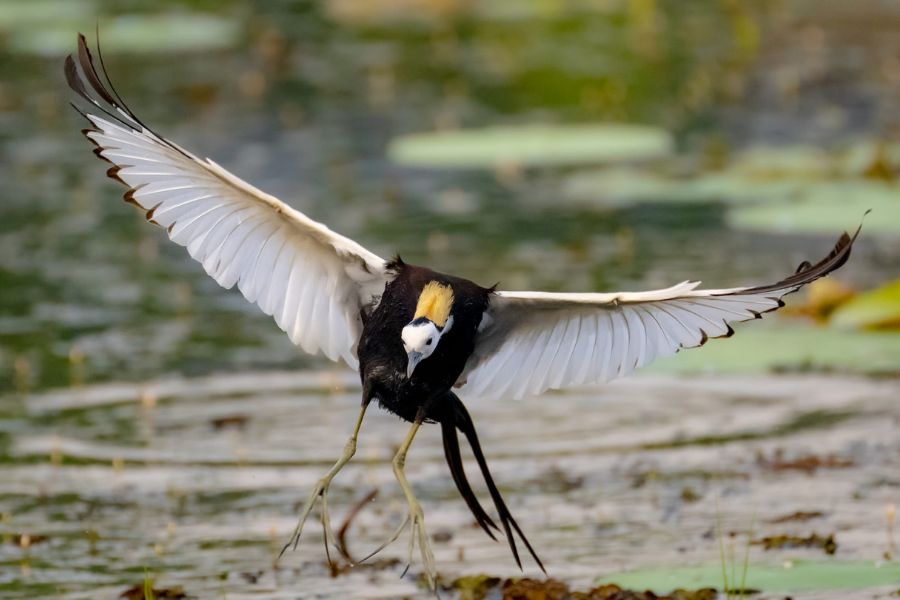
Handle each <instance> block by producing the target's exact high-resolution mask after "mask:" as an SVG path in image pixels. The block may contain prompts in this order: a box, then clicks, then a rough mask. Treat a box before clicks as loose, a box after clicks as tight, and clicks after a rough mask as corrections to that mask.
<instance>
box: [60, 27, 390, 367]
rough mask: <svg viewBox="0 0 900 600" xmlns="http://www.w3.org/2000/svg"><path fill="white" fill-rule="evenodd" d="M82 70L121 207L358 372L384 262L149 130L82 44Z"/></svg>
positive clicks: (313, 348)
mask: <svg viewBox="0 0 900 600" xmlns="http://www.w3.org/2000/svg"><path fill="white" fill-rule="evenodd" d="M79 62H80V65H81V69H82V73H83V74H84V77H85V79H81V78H80V77H79V75H78V73H77V71H76V69H75V64H74V61H72V59H71V57H70V58H69V59H68V60H67V64H66V72H67V75H68V76H69V83H70V85H71V86H72V87H73V89H75V91H77V92H78V93H79V94H81V95H82V96H83V97H85V98H86V99H87V100H88V101H90V102H91V103H92V104H94V105H95V106H96V107H97V108H99V109H100V110H101V111H103V112H104V113H105V114H106V115H108V117H107V116H98V115H95V114H85V117H86V118H87V119H88V120H89V121H90V122H91V125H93V128H92V129H87V130H85V131H84V133H85V135H86V136H87V137H88V138H89V139H90V140H91V141H92V142H93V143H94V144H95V145H96V146H97V149H96V151H95V152H96V154H97V155H98V156H100V157H102V158H104V159H106V160H107V161H109V162H111V163H113V165H115V166H114V167H112V168H111V169H110V170H109V171H108V174H109V175H110V176H111V177H113V178H115V179H118V180H120V181H122V182H123V183H124V184H125V185H126V186H128V188H129V190H128V192H126V194H125V199H126V200H128V201H129V202H131V203H133V204H135V205H137V206H138V207H140V208H141V209H143V210H144V211H146V215H147V219H148V220H149V221H150V222H152V223H155V224H157V225H159V226H160V227H163V228H165V229H166V231H167V232H168V234H169V238H170V239H171V240H172V241H174V242H175V243H177V244H180V245H182V246H185V247H186V248H187V251H188V253H189V254H190V255H191V257H193V258H194V259H195V260H196V261H198V262H200V263H201V264H202V265H203V268H204V269H205V270H206V272H207V273H209V275H210V276H212V277H213V278H214V279H215V280H216V281H217V282H218V283H219V284H220V285H222V286H223V287H225V288H231V287H233V286H235V285H237V286H238V289H239V290H240V292H241V293H242V294H243V295H244V297H246V298H247V300H249V301H251V302H255V303H256V304H257V305H259V307H260V308H261V309H262V310H263V311H264V312H265V313H266V314H269V315H272V316H273V317H274V318H275V322H276V323H277V324H278V326H279V327H281V329H283V330H284V331H285V332H287V334H288V335H289V336H290V338H291V341H293V342H294V343H295V344H297V345H299V346H301V347H302V348H303V349H304V350H306V351H307V352H309V353H317V352H321V353H322V354H324V355H325V356H327V357H328V358H330V359H332V360H338V359H343V360H344V361H346V362H347V364H349V365H350V366H352V367H355V366H356V364H357V359H356V343H357V340H358V339H359V335H360V333H361V331H362V322H361V316H360V313H361V311H363V310H368V308H369V307H370V305H371V304H372V303H373V302H374V300H375V299H377V297H378V296H380V294H381V292H382V290H383V288H384V285H385V283H386V282H387V281H388V279H389V278H390V277H391V275H390V274H389V273H387V272H386V271H385V261H384V260H383V259H381V258H379V257H378V256H376V255H375V254H373V253H372V252H369V251H368V250H366V249H365V248H363V247H362V246H360V245H359V244H357V243H356V242H354V241H353V240H350V239H348V238H346V237H344V236H341V235H339V234H337V233H335V232H333V231H331V230H330V229H328V228H327V227H326V226H325V225H323V224H321V223H318V222H316V221H313V220H312V219H310V218H308V217H307V216H306V215H304V214H302V213H300V212H298V211H296V210H294V209H293V208H291V207H290V206H288V205H287V204H285V203H284V202H281V201H280V200H278V199H277V198H275V197H273V196H270V195H268V194H266V193H264V192H262V191H260V190H258V189H257V188H255V187H253V186H252V185H250V184H249V183H247V182H245V181H242V180H241V179H239V178H237V177H235V176H234V175H232V174H231V173H229V172H228V171H226V170H225V169H223V168H222V167H220V166H219V165H217V164H216V163H214V162H213V161H211V160H209V159H205V160H204V159H200V158H198V157H196V156H194V155H193V154H191V153H190V152H188V151H186V150H184V149H183V148H181V147H180V146H177V145H176V144H174V143H172V142H170V141H168V140H166V139H164V138H162V137H161V136H159V135H157V134H156V133H154V132H153V131H152V130H150V129H149V128H147V127H146V126H145V125H144V124H143V123H142V122H141V121H140V120H139V119H138V118H137V117H135V116H134V114H133V113H131V112H130V111H129V110H128V109H127V107H124V105H123V104H121V103H120V101H119V102H117V101H116V100H115V99H113V97H112V95H111V94H110V93H109V91H108V90H106V88H104V87H102V84H99V78H98V77H97V73H96V70H95V69H94V65H93V62H92V60H91V58H90V54H89V52H88V51H87V47H86V45H84V40H83V38H82V39H80V40H79ZM85 80H86V81H87V83H88V84H89V85H90V86H91V87H92V88H93V90H94V92H96V94H97V96H99V97H100V98H101V99H103V100H105V101H106V102H107V104H109V105H110V106H111V107H112V109H113V110H114V111H115V112H112V111H111V110H109V109H107V108H106V107H104V105H103V104H101V103H100V101H99V100H97V99H96V98H95V97H94V96H93V95H91V94H90V93H89V92H88V91H87V88H86V86H85V85H84V81H85ZM98 85H100V86H101V87H100V88H99V89H98V87H97V86H98Z"/></svg>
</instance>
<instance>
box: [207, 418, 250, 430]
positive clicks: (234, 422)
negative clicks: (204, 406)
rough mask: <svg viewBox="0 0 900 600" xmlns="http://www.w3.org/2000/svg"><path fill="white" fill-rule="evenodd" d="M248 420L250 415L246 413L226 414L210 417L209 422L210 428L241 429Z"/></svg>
mask: <svg viewBox="0 0 900 600" xmlns="http://www.w3.org/2000/svg"><path fill="white" fill-rule="evenodd" d="M249 420H250V417H248V416H247V415H227V416H224V417H216V418H215V419H210V420H209V424H210V425H212V428H213V429H215V430H216V431H221V430H223V429H243V428H244V427H246V426H247V422H248V421H249Z"/></svg>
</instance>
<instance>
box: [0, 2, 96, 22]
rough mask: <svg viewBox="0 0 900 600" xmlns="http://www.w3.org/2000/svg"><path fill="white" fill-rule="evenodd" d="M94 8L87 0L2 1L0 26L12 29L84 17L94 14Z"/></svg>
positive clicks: (92, 3)
mask: <svg viewBox="0 0 900 600" xmlns="http://www.w3.org/2000/svg"><path fill="white" fill-rule="evenodd" d="M95 10H96V9H95V5H94V2H91V1H89V0H29V1H28V2H4V3H3V4H2V5H0V27H2V28H3V29H13V28H16V27H23V26H34V25H35V24H39V23H47V22H48V21H55V22H60V21H64V20H67V19H78V18H85V17H89V16H90V15H94V14H96V12H95Z"/></svg>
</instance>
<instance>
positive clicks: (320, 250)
mask: <svg viewBox="0 0 900 600" xmlns="http://www.w3.org/2000/svg"><path fill="white" fill-rule="evenodd" d="M96 49H97V56H98V59H99V63H95V61H94V58H93V56H92V53H91V50H90V49H89V47H88V44H87V41H86V38H85V36H84V35H82V34H79V35H78V38H77V51H76V52H74V53H73V54H70V55H69V56H67V57H66V59H65V65H64V71H65V76H66V79H67V82H68V84H69V86H70V87H71V88H72V90H74V92H76V93H77V94H78V95H79V96H80V97H81V98H82V100H83V101H85V102H87V105H88V106H87V109H86V110H82V109H81V108H79V107H78V105H76V104H75V103H73V106H74V107H75V109H76V110H77V111H78V112H79V113H81V115H82V116H83V117H84V118H85V119H87V121H88V122H89V124H90V126H89V127H87V128H85V129H83V130H82V133H83V134H84V135H85V137H86V138H87V139H88V140H90V141H91V142H92V143H93V145H94V146H95V147H94V154H96V155H97V156H98V157H99V158H101V159H103V160H105V161H107V162H109V163H111V164H112V166H111V167H109V169H108V171H107V175H108V176H109V177H111V178H112V179H114V180H116V181H118V182H120V183H122V184H124V186H125V188H126V191H125V193H124V200H125V201H127V202H129V203H131V204H133V205H134V206H136V207H137V208H138V209H140V211H142V212H143V213H144V215H145V217H146V219H147V221H149V222H150V223H152V224H154V225H157V226H159V227H161V228H162V229H163V230H164V231H165V232H166V234H167V235H168V237H169V238H170V239H171V240H172V241H173V242H175V243H176V244H179V245H181V246H183V247H185V248H186V249H187V251H188V254H189V255H190V256H191V257H192V258H193V259H195V260H196V261H198V262H200V263H201V264H202V266H203V269H204V270H205V271H206V272H207V273H208V274H209V275H210V276H211V277H212V278H213V279H215V280H216V282H218V283H219V284H220V285H221V286H222V287H224V288H233V287H237V289H238V290H239V291H240V293H241V294H243V296H244V297H245V298H246V299H247V300H248V301H250V302H253V303H255V304H257V305H258V306H259V308H260V309H262V311H263V312H265V313H266V314H268V315H271V316H272V317H273V318H274V320H275V323H276V324H277V325H278V326H279V327H280V328H281V329H282V330H284V331H285V332H286V333H287V335H288V336H289V337H290V339H291V341H292V342H293V343H294V344H296V345H298V346H300V348H302V349H303V350H304V351H306V352H308V353H310V354H321V355H324V356H325V357H327V358H329V359H331V360H333V361H343V362H344V363H346V364H347V365H348V366H349V367H351V368H355V369H357V370H358V372H359V376H360V384H361V390H362V396H361V403H360V409H359V413H358V416H357V418H356V421H355V423H354V425H353V429H352V433H351V435H350V436H349V438H348V439H347V441H346V444H345V445H344V448H343V452H342V453H341V455H340V457H339V458H338V460H337V461H336V462H335V463H334V465H333V466H332V467H331V468H330V469H329V470H328V471H327V472H326V473H325V474H324V475H323V476H322V477H321V478H320V479H319V480H318V482H317V483H316V485H315V486H314V487H313V489H312V490H311V491H310V493H309V496H308V498H307V500H306V502H305V504H304V505H303V508H302V510H301V511H300V514H299V515H298V522H297V525H296V527H295V529H294V530H293V532H292V534H291V536H290V538H289V541H288V542H287V544H285V546H284V549H283V550H282V554H283V553H284V550H286V549H287V548H289V547H293V548H296V547H297V544H298V543H299V541H300V536H301V534H302V531H303V527H304V524H305V523H306V522H307V520H308V518H309V517H310V515H311V513H312V512H313V510H314V508H315V506H317V505H320V510H319V515H320V518H321V525H322V528H323V533H324V537H325V546H326V553H327V550H328V546H329V544H331V545H334V546H338V544H337V541H336V539H335V535H334V532H333V530H332V526H331V521H330V517H329V514H328V505H327V497H328V491H329V487H330V485H331V483H332V481H333V480H334V478H335V477H336V476H337V475H338V473H339V472H340V471H341V469H342V468H343V467H344V466H345V465H346V464H347V463H348V462H349V461H350V460H351V459H352V457H353V456H354V453H355V452H356V447H357V440H358V437H359V434H360V431H361V428H362V425H363V420H364V417H365V414H366V410H367V408H368V407H369V406H370V404H371V403H372V401H373V400H374V401H376V402H377V404H378V405H380V406H381V407H382V408H383V409H385V410H387V411H389V412H390V413H393V414H395V415H397V416H398V417H399V418H400V419H401V420H403V421H406V422H408V423H409V429H408V431H407V433H406V436H405V437H404V438H403V440H402V442H401V444H400V446H399V448H398V449H397V451H396V454H395V455H394V457H393V460H392V468H393V473H394V475H395V477H396V480H397V483H398V484H399V487H400V488H401V490H402V492H403V494H404V496H405V499H406V503H407V511H406V512H407V514H406V517H405V519H404V520H403V521H402V523H401V524H400V525H399V527H397V529H396V530H395V531H394V532H393V533H392V535H391V536H390V537H389V538H388V540H387V541H386V542H385V543H384V544H382V545H381V546H379V547H378V548H377V549H376V550H375V552H373V553H372V554H370V555H369V556H372V555H374V554H375V553H377V552H378V551H380V550H381V549H383V548H385V547H386V546H387V545H388V544H390V543H392V542H394V541H396V540H397V539H398V538H399V537H400V535H401V534H402V533H403V531H404V530H405V529H406V527H410V538H409V560H408V562H407V569H408V568H409V564H411V563H412V561H413V556H414V548H415V547H416V546H418V548H419V553H420V556H421V561H422V566H423V571H424V574H425V576H426V578H427V580H428V582H429V584H430V586H431V587H432V589H435V585H436V577H437V568H436V563H435V559H434V556H433V553H432V550H431V547H430V544H429V540H428V536H427V534H426V529H425V516H424V512H423V510H422V506H421V504H420V502H419V501H418V499H417V498H416V495H415V493H414V490H413V488H412V486H411V485H410V484H409V482H408V480H407V478H406V473H405V464H406V459H407V455H408V453H409V450H410V448H411V446H412V443H413V440H414V439H415V437H416V434H417V432H418V431H419V429H420V427H422V425H424V424H438V425H439V426H440V428H441V436H442V442H443V448H444V455H445V458H446V462H447V465H448V467H449V471H450V476H451V478H452V479H453V482H454V484H455V485H456V488H457V489H458V491H459V493H460V495H461V496H462V498H463V500H464V501H465V503H466V504H467V506H468V508H469V510H470V511H471V512H472V515H473V516H474V518H475V520H476V522H477V523H478V525H480V526H481V528H482V529H483V530H484V531H485V532H486V533H487V535H489V536H490V537H491V538H493V539H495V540H497V539H498V537H497V536H498V535H501V529H502V535H503V536H504V537H505V538H506V541H507V544H508V545H509V548H510V551H511V553H512V556H513V558H514V560H515V562H516V564H517V565H518V566H519V567H520V568H521V567H522V561H521V557H520V555H519V550H518V546H517V542H516V539H517V538H518V539H519V540H521V543H522V544H523V545H524V547H525V549H527V551H528V553H529V555H530V556H531V557H532V558H533V559H534V561H535V562H536V564H537V565H538V567H540V569H541V570H543V571H544V572H545V573H546V569H545V567H544V564H543V562H542V561H541V559H540V558H539V556H538V554H537V552H536V551H535V549H534V548H533V546H532V545H531V543H530V542H529V541H528V539H527V537H526V536H525V534H524V533H523V531H522V529H521V528H520V527H519V525H518V523H517V522H516V520H515V518H514V517H513V516H512V514H511V513H510V511H509V508H508V506H507V505H506V502H505V501H504V499H503V497H502V495H501V494H500V492H499V489H498V487H497V485H496V483H495V481H494V479H493V477H492V475H491V472H490V469H489V468H488V464H487V461H486V459H485V455H484V452H483V450H482V447H481V443H480V441H479V438H478V435H477V433H476V430H475V425H474V422H473V420H472V417H471V415H470V414H469V412H468V409H467V406H466V403H465V402H464V401H463V400H462V399H461V396H462V397H463V398H472V399H478V400H479V401H487V400H515V399H519V398H522V397H524V396H530V395H538V394H541V393H542V392H544V391H546V390H553V389H561V388H565V387H569V386H575V385H583V384H590V383H600V382H607V381H610V380H612V379H615V378H618V377H622V376H624V375H627V374H628V373H630V372H632V371H634V370H635V369H638V368H640V367H642V366H644V365H646V364H648V363H650V362H651V361H653V360H654V359H656V358H659V357H662V356H668V355H672V354H675V353H676V352H678V351H679V350H682V349H687V348H694V347H698V346H702V345H704V344H705V343H706V342H707V340H709V339H711V338H723V337H730V336H731V335H732V334H734V329H733V328H732V326H731V324H732V323H736V322H742V321H749V320H753V319H759V318H760V317H761V316H762V315H764V314H765V313H768V312H771V311H774V310H776V309H778V308H780V307H782V306H784V301H783V300H782V298H783V297H784V296H785V295H787V294H789V293H791V292H795V291H797V290H798V289H800V288H801V287H803V286H804V285H806V284H808V283H810V282H812V281H815V280H816V279H819V278H821V277H824V276H826V275H828V274H829V273H831V272H833V271H834V270H835V269H838V268H840V267H841V266H843V265H844V264H845V263H846V262H847V260H848V258H849V256H850V251H851V248H852V246H853V244H854V242H855V240H856V238H857V236H858V235H859V233H860V229H861V226H860V227H859V228H857V229H856V232H855V233H853V234H852V235H851V234H849V233H847V232H844V233H843V234H842V235H841V236H840V237H839V239H838V241H837V243H836V244H835V245H834V246H833V248H832V250H831V251H830V252H829V253H828V254H827V255H826V256H825V257H824V258H822V259H821V260H819V261H817V262H815V263H811V262H808V261H804V262H803V263H802V264H800V266H799V267H798V268H797V269H796V270H795V271H794V272H793V273H791V274H790V275H788V276H787V277H785V278H783V279H781V280H780V281H777V282H775V283H772V284H766V285H756V286H747V287H735V288H728V289H702V288H700V287H699V282H697V281H685V282H682V283H678V284H676V285H673V286H671V287H668V288H665V289H656V290H650V291H639V292H585V293H568V292H565V293H564V292H541V291H507V290H503V289H500V287H499V285H493V286H488V287H484V286H481V285H479V284H477V283H474V282H473V281H470V280H468V279H465V278H463V277H458V276H454V275H449V274H445V273H442V272H440V271H437V270H433V269H431V268H429V267H426V266H418V265H413V264H408V263H406V262H404V261H403V259H402V258H400V256H399V255H398V256H395V257H394V258H391V259H383V258H381V257H379V256H378V255H376V254H375V253H373V252H371V251H370V250H368V249H366V248H364V247H363V246H362V245H360V244H359V243H357V242H355V241H353V240H351V239H350V238H348V237H345V236H343V235H341V234H339V233H336V232H334V231H332V230H331V229H329V228H328V227H327V226H326V225H324V224H322V223H319V222H317V221H314V220H313V219H311V218H309V217H308V216H306V215H305V214H303V213H301V212H299V211H298V210H296V209H294V208H292V207H291V206H290V205H288V204H287V203H285V202H282V201H281V200H279V199H277V198H275V197H273V196H271V195H269V194H266V193H265V192H263V191H261V190H259V189H257V188H256V187H254V186H253V185H251V184H249V183H247V182H245V181H244V180H242V179H240V178H238V177H237V176H235V175H233V174H232V173H230V172H229V171H227V170H226V169H224V168H223V167H221V166H220V165H218V164H217V163H215V162H214V161H212V160H211V159H209V158H200V157H199V156H197V155H195V154H193V153H191V152H190V151H188V150H186V149H184V148H182V147H181V146H179V145H178V144H176V143H175V142H173V141H171V140H169V139H167V138H165V137H163V136H162V135H160V134H158V133H157V132H156V131H155V130H154V129H152V128H151V127H149V126H148V125H146V124H144V122H143V121H142V120H141V119H140V118H138V116H137V115H136V114H135V113H134V112H133V111H132V110H131V109H130V108H129V107H128V105H127V104H126V103H125V102H124V101H123V100H122V97H121V96H120V95H119V93H118V92H117V91H116V88H115V87H114V86H113V84H112V82H111V81H110V78H109V75H108V73H107V70H106V68H105V65H104V64H103V56H102V54H101V52H100V47H99V40H98V44H97V48H96ZM98 64H99V70H98ZM460 435H461V436H462V437H463V438H464V439H465V441H467V442H468V443H469V446H470V448H471V451H472V454H473V456H474V458H475V462H476V463H477V465H478V468H479V470H480V472H481V475H482V478H483V480H484V482H485V486H486V487H487V490H488V493H489V495H490V497H491V500H492V502H493V504H494V508H495V510H496V514H497V520H499V522H500V525H499V526H498V525H497V520H495V519H494V518H492V517H491V516H490V515H489V514H488V512H487V511H486V510H485V508H484V507H483V505H482V504H481V502H480V501H479V499H478V497H477V496H476V495H475V493H474V491H473V490H472V487H471V484H470V483H469V479H468V477H467V474H466V471H465V469H464V465H463V461H462V457H461V449H460V437H459V436H460ZM367 558H368V557H367ZM329 560H330V558H329ZM404 573H405V571H404Z"/></svg>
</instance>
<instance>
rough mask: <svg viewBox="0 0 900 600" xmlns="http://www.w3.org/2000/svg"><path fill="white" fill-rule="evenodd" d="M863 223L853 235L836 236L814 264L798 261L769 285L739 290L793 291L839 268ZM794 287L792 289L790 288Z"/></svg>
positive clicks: (751, 292) (746, 291)
mask: <svg viewBox="0 0 900 600" xmlns="http://www.w3.org/2000/svg"><path fill="white" fill-rule="evenodd" d="M871 210H872V209H869V210H867V211H866V212H865V213H864V214H863V220H864V219H865V216H866V215H868V214H869V213H870V212H871ZM862 226H863V223H862V221H860V224H859V227H857V228H856V231H855V232H854V233H853V235H850V234H849V233H848V232H846V231H845V232H843V233H842V234H841V236H840V237H839V238H838V241H837V243H835V245H834V247H833V248H832V249H831V252H829V253H828V255H826V256H825V258H823V259H822V260H820V261H819V262H817V263H816V264H812V263H810V262H809V261H803V262H802V263H800V266H799V267H798V268H797V270H796V271H795V272H794V274H793V275H791V276H790V277H787V278H785V279H782V280H781V281H778V282H776V283H773V284H771V285H763V286H759V287H754V288H748V289H744V290H741V292H740V293H741V294H763V293H766V292H775V291H783V290H788V293H790V291H795V290H796V289H799V288H800V287H801V286H804V285H806V284H807V283H811V282H813V281H815V280H816V279H820V278H822V277H825V276H826V275H828V274H830V273H832V272H834V271H836V270H837V269H840V268H841V267H842V266H844V264H846V262H847V260H848V259H849V258H850V252H851V250H853V244H854V243H855V242H856V238H858V237H859V234H860V232H861V231H862ZM790 288H794V289H790Z"/></svg>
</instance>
